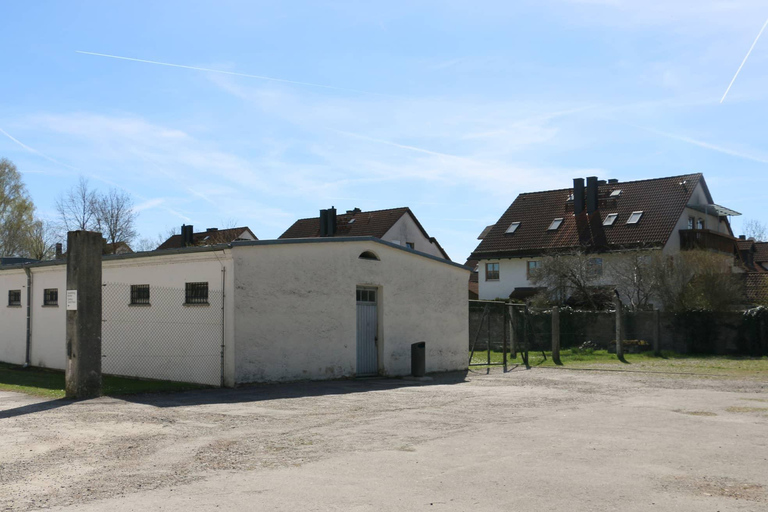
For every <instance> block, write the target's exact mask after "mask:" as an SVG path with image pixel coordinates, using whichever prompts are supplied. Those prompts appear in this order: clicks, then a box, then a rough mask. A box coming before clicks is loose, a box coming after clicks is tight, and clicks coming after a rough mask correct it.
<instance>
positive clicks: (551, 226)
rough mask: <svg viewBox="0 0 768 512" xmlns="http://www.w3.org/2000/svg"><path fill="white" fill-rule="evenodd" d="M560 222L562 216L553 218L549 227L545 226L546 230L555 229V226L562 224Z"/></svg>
mask: <svg viewBox="0 0 768 512" xmlns="http://www.w3.org/2000/svg"><path fill="white" fill-rule="evenodd" d="M562 223H563V219H562V218H558V219H555V220H553V221H552V224H550V225H549V227H548V228H547V231H557V228H559V227H560V224H562Z"/></svg>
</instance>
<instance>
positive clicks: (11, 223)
mask: <svg viewBox="0 0 768 512" xmlns="http://www.w3.org/2000/svg"><path fill="white" fill-rule="evenodd" d="M34 213H35V206H34V204H33V203H32V199H30V197H29V194H28V193H27V189H26V187H25V186H24V183H23V182H22V181H21V175H20V174H19V171H18V170H17V169H16V166H15V165H14V164H13V162H11V161H10V160H8V159H6V158H2V159H0V256H19V255H22V254H23V253H24V250H25V245H26V238H27V236H28V234H29V232H30V230H31V229H32V227H33V224H34Z"/></svg>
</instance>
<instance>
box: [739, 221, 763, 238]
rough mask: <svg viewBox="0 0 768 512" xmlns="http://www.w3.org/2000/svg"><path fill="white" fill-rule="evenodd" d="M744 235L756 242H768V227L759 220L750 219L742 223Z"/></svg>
mask: <svg viewBox="0 0 768 512" xmlns="http://www.w3.org/2000/svg"><path fill="white" fill-rule="evenodd" d="M744 235H745V236H746V237H747V238H754V239H755V241H756V242H768V227H766V225H765V224H763V223H762V222H760V221H759V220H755V219H750V220H748V221H747V222H745V223H744Z"/></svg>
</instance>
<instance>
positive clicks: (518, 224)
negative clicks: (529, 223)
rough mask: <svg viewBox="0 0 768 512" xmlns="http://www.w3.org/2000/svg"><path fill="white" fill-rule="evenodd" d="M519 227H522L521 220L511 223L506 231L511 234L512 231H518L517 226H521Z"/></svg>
mask: <svg viewBox="0 0 768 512" xmlns="http://www.w3.org/2000/svg"><path fill="white" fill-rule="evenodd" d="M519 227H520V223H519V222H513V223H512V224H510V225H509V227H508V228H507V231H506V233H507V234H509V235H511V234H512V233H514V232H515V231H517V228H519Z"/></svg>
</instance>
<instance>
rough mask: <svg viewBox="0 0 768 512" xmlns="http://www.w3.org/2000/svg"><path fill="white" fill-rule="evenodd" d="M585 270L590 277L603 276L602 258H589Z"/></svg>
mask: <svg viewBox="0 0 768 512" xmlns="http://www.w3.org/2000/svg"><path fill="white" fill-rule="evenodd" d="M587 270H588V271H589V273H590V274H591V275H592V276H596V277H597V276H602V275H603V258H589V261H588V262H587Z"/></svg>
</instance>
